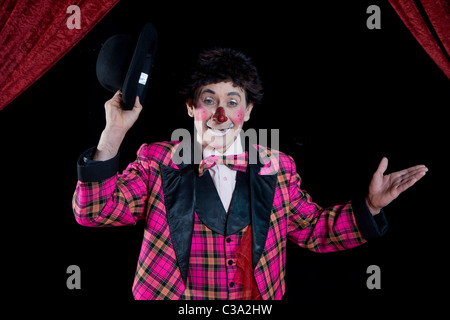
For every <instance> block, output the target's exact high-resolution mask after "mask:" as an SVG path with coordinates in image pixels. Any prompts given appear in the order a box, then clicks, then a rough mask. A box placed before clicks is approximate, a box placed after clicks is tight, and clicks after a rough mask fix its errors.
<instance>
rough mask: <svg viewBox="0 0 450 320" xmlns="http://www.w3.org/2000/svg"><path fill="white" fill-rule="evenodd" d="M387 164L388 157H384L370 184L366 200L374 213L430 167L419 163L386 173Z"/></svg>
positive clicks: (413, 182) (417, 179)
mask: <svg viewBox="0 0 450 320" xmlns="http://www.w3.org/2000/svg"><path fill="white" fill-rule="evenodd" d="M387 166H388V159H387V158H383V159H382V160H381V162H380V164H379V165H378V169H377V171H375V173H374V175H373V177H372V181H371V182H370V185H369V193H368V195H367V197H366V200H367V205H368V206H369V209H370V212H371V213H372V214H377V213H378V212H380V210H381V209H382V208H383V207H385V206H387V205H388V204H389V203H391V202H392V200H394V199H395V198H397V197H398V196H399V195H400V194H401V193H402V192H403V191H405V190H407V189H408V188H410V187H411V186H413V185H414V184H415V183H416V182H417V181H419V180H420V179H421V178H422V177H423V176H424V175H425V173H426V172H427V171H428V168H427V167H425V166H424V165H417V166H414V167H410V168H408V169H404V170H401V171H397V172H393V173H391V174H388V175H384V172H385V171H386V169H387Z"/></svg>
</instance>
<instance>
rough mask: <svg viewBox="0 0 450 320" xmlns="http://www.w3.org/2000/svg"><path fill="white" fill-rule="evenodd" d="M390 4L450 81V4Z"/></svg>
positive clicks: (441, 0) (401, 0) (408, 0)
mask: <svg viewBox="0 0 450 320" xmlns="http://www.w3.org/2000/svg"><path fill="white" fill-rule="evenodd" d="M389 2H390V4H391V6H392V7H393V8H394V10H395V11H396V12H397V14H398V15H399V17H400V18H401V20H402V21H403V23H404V24H405V25H406V27H407V28H408V29H409V31H410V32H411V33H412V35H413V36H414V37H415V38H416V40H417V41H418V42H419V44H420V45H421V46H422V47H423V48H424V50H425V51H426V52H427V53H428V55H429V56H430V57H431V59H433V61H434V62H435V63H436V64H437V65H438V67H439V68H440V69H441V70H442V72H444V74H445V75H446V76H447V78H449V79H450V1H449V0H389Z"/></svg>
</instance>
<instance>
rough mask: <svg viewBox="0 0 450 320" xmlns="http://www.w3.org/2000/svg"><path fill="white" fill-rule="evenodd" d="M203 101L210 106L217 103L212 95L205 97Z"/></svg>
mask: <svg viewBox="0 0 450 320" xmlns="http://www.w3.org/2000/svg"><path fill="white" fill-rule="evenodd" d="M203 102H204V103H205V104H206V105H208V106H213V105H215V103H216V102H215V101H214V99H213V98H211V97H206V98H205V99H203Z"/></svg>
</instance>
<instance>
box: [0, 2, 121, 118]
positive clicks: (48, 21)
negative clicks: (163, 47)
mask: <svg viewBox="0 0 450 320" xmlns="http://www.w3.org/2000/svg"><path fill="white" fill-rule="evenodd" d="M118 2H119V0H6V1H4V2H3V4H1V8H0V110H2V109H3V108H4V107H6V106H7V105H8V104H9V103H10V102H11V101H13V100H14V99H15V98H16V97H17V96H19V95H20V94H21V93H22V92H23V91H25V90H26V89H27V88H28V87H29V86H30V85H32V84H33V83H34V82H35V81H36V80H37V79H39V78H40V77H41V76H42V75H43V74H44V73H45V72H46V71H48V70H49V69H50V68H51V67H52V66H53V65H54V64H55V63H56V62H57V61H58V60H59V59H61V58H62V57H63V56H64V55H65V54H66V53H67V52H68V51H69V50H70V49H72V48H73V47H74V46H75V45H76V44H77V43H78V42H79V41H80V40H81V39H82V38H83V37H84V36H85V35H86V34H87V33H88V32H89V31H90V30H91V29H92V28H93V27H94V26H95V25H96V24H97V23H98V22H99V21H100V20H101V19H102V18H103V17H104V16H105V15H106V14H107V13H108V12H109V11H110V10H111V9H112V8H113V7H114V6H115V5H116V4H117V3H118ZM72 5H75V6H78V8H79V9H80V10H79V13H80V15H79V17H80V19H79V21H80V28H79V29H77V28H69V25H72V22H73V21H74V20H73V17H74V16H73V15H74V14H75V11H72V10H68V8H69V7H70V6H72ZM68 11H69V12H68ZM68 20H69V21H68Z"/></svg>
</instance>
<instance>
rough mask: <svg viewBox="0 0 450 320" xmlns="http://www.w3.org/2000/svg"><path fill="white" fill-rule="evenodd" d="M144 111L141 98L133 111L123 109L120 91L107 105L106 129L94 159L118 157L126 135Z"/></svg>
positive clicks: (103, 159)
mask: <svg viewBox="0 0 450 320" xmlns="http://www.w3.org/2000/svg"><path fill="white" fill-rule="evenodd" d="M141 111H142V105H141V103H140V101H139V97H136V103H135V105H134V107H133V109H131V110H124V109H123V108H122V92H121V91H120V90H119V91H117V92H116V94H115V95H114V96H113V97H112V98H111V99H110V100H108V101H106V103H105V115H106V127H105V129H104V130H103V132H102V135H101V137H100V141H99V143H98V145H97V151H96V152H95V154H94V157H93V159H94V160H96V161H105V160H108V159H111V158H113V157H114V156H116V154H117V152H118V151H119V147H120V144H121V143H122V140H123V139H124V137H125V134H126V133H127V132H128V130H129V129H130V128H131V127H132V126H133V124H134V123H135V122H136V120H137V119H138V117H139V114H140V113H141Z"/></svg>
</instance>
